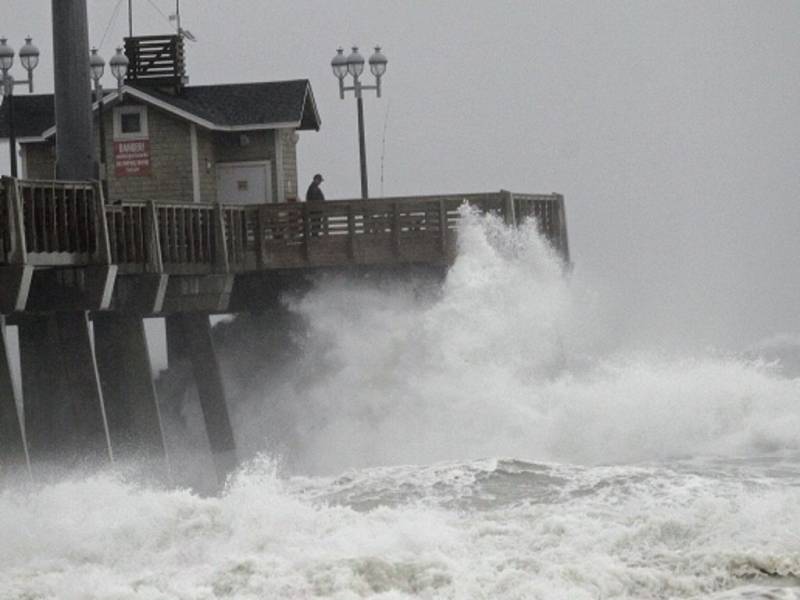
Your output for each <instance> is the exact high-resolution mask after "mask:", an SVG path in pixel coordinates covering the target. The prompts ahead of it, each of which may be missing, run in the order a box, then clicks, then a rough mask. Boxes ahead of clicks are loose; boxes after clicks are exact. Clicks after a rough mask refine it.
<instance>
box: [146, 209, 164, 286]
mask: <svg viewBox="0 0 800 600" xmlns="http://www.w3.org/2000/svg"><path fill="white" fill-rule="evenodd" d="M142 227H143V228H144V235H145V245H146V248H147V256H146V260H147V271H148V273H163V272H164V259H163V255H162V254H161V239H160V237H159V235H158V215H157V214H156V204H155V202H153V201H152V200H151V201H149V202H147V204H146V206H145V210H144V223H142Z"/></svg>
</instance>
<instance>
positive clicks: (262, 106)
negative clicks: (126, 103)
mask: <svg viewBox="0 0 800 600" xmlns="http://www.w3.org/2000/svg"><path fill="white" fill-rule="evenodd" d="M123 95H128V96H131V97H134V98H136V99H138V100H140V101H142V102H145V103H147V104H151V105H154V106H156V107H158V108H161V109H162V110H165V111H167V112H171V113H173V114H175V115H177V116H178V117H181V118H184V119H186V120H188V121H192V122H195V123H197V124H199V125H201V126H203V127H206V128H208V129H213V130H221V131H237V130H242V131H244V130H252V129H278V128H283V127H294V128H297V129H316V130H318V129H319V126H320V118H319V113H318V112H317V106H316V102H314V95H313V93H312V91H311V84H310V82H309V81H308V80H307V79H296V80H293V81H269V82H262V83H235V84H227V85H198V86H187V87H185V88H184V89H183V93H182V94H181V95H180V96H174V95H171V94H167V93H163V92H159V91H158V90H155V89H152V88H150V87H145V86H133V85H126V86H124V87H123ZM117 98H118V93H117V92H116V91H114V92H111V93H110V94H108V95H107V96H106V102H108V103H114V102H116V101H117ZM7 110H8V103H7V102H3V105H2V106H0V138H7V137H8V126H7V122H8V118H7V116H6V113H7ZM14 123H15V128H16V135H17V138H20V139H23V140H24V138H39V139H41V138H47V137H50V136H51V135H52V134H54V133H55V110H54V103H53V96H52V94H47V95H35V96H33V95H32V96H16V97H15V98H14Z"/></svg>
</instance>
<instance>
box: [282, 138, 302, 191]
mask: <svg viewBox="0 0 800 600" xmlns="http://www.w3.org/2000/svg"><path fill="white" fill-rule="evenodd" d="M280 143H281V144H282V145H283V186H284V197H285V198H286V199H287V200H291V199H298V198H300V196H301V194H300V193H299V192H298V189H297V183H298V182H297V132H296V131H295V130H294V129H284V130H282V135H281V141H280Z"/></svg>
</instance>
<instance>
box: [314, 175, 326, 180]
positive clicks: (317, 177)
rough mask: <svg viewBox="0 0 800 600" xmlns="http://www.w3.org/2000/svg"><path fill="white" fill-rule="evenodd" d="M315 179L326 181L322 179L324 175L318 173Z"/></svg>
mask: <svg viewBox="0 0 800 600" xmlns="http://www.w3.org/2000/svg"><path fill="white" fill-rule="evenodd" d="M314 179H319V180H320V181H325V180H324V179H323V178H322V175H320V174H319V173H317V174H316V175H314Z"/></svg>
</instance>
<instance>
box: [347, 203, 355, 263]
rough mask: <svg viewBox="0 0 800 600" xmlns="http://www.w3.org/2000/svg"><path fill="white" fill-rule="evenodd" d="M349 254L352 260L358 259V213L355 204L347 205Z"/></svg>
mask: <svg viewBox="0 0 800 600" xmlns="http://www.w3.org/2000/svg"><path fill="white" fill-rule="evenodd" d="M347 237H348V240H347V242H348V243H347V253H348V255H349V257H350V260H355V258H356V211H355V207H354V206H353V203H352V202H351V203H350V204H348V205H347Z"/></svg>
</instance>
